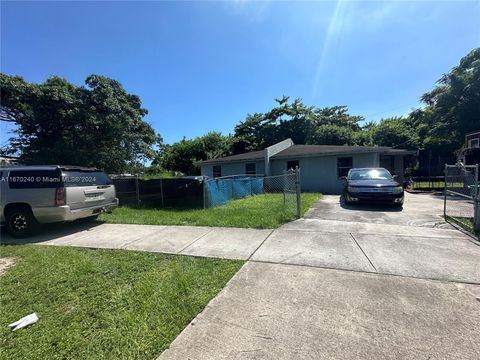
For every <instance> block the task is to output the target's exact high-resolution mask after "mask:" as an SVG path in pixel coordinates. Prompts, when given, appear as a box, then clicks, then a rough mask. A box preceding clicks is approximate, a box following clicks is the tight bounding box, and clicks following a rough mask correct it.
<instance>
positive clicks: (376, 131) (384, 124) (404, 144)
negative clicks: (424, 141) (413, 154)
mask: <svg viewBox="0 0 480 360" xmlns="http://www.w3.org/2000/svg"><path fill="white" fill-rule="evenodd" d="M365 131H368V132H370V134H371V138H372V142H373V143H374V144H375V145H379V146H391V147H396V148H403V149H416V148H417V147H418V143H419V138H418V134H417V132H416V130H415V128H414V127H413V126H412V125H411V123H410V122H409V119H408V118H407V119H405V118H402V117H392V118H386V119H382V120H380V122H379V123H377V124H372V125H371V126H370V127H369V129H368V130H365Z"/></svg>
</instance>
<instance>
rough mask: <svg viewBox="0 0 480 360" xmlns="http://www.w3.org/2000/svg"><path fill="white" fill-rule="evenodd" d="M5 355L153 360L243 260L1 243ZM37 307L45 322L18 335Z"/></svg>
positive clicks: (1, 347) (0, 350) (1, 349)
mask: <svg viewBox="0 0 480 360" xmlns="http://www.w3.org/2000/svg"><path fill="white" fill-rule="evenodd" d="M0 256H1V257H6V256H8V257H11V256H13V257H16V258H18V262H17V264H16V265H15V266H14V267H12V268H10V269H9V270H7V272H6V273H5V274H4V275H3V276H2V277H0V319H1V324H0V358H2V359H149V360H150V359H154V358H155V357H157V356H159V355H160V354H161V352H162V351H163V350H164V349H166V348H167V347H168V345H169V344H170V343H171V342H172V341H173V340H174V339H175V337H176V336H177V335H178V334H179V333H180V332H181V331H182V329H183V328H184V327H185V326H186V325H187V324H188V323H189V322H190V321H191V320H192V319H193V318H194V317H195V316H196V315H197V314H198V313H199V312H200V311H201V310H202V309H203V308H204V307H205V305H206V304H207V303H208V301H209V300H210V299H212V297H214V296H215V295H216V294H217V293H218V292H219V291H220V290H221V289H222V288H223V287H224V286H225V284H226V283H227V281H228V280H229V279H230V278H231V277H232V276H233V275H234V274H235V273H236V272H237V271H238V270H239V268H240V267H241V265H242V262H241V261H229V260H217V259H205V258H194V257H186V256H173V255H161V254H152V253H142V252H134V251H123V250H87V249H74V248H67V247H65V248H63V247H53V246H32V245H26V246H0ZM32 312H36V313H37V314H38V316H39V318H40V320H39V321H38V322H37V323H36V324H34V325H31V326H29V327H26V328H24V329H20V330H18V331H16V332H11V331H10V330H9V328H8V326H7V325H8V324H9V323H11V322H14V321H16V320H18V319H20V318H21V317H23V316H25V315H28V314H30V313H32Z"/></svg>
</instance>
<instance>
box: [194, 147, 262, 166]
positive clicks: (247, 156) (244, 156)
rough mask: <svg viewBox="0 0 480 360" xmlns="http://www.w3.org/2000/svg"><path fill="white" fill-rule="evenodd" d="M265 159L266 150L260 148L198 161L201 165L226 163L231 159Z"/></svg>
mask: <svg viewBox="0 0 480 360" xmlns="http://www.w3.org/2000/svg"><path fill="white" fill-rule="evenodd" d="M264 159H265V151H264V150H258V151H251V152H248V153H243V154H238V155H232V156H225V157H222V158H219V159H211V160H205V161H199V162H198V163H199V164H201V165H207V164H217V163H225V162H230V161H249V160H264Z"/></svg>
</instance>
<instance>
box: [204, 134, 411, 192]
mask: <svg viewBox="0 0 480 360" xmlns="http://www.w3.org/2000/svg"><path fill="white" fill-rule="evenodd" d="M413 154H415V152H414V151H408V150H401V149H393V148H390V147H384V146H342V145H340V146H339V145H295V144H294V143H293V141H292V140H291V139H287V140H284V141H281V142H279V143H277V144H274V145H272V146H270V147H268V148H266V149H264V150H259V151H252V152H248V153H245V154H239V155H232V156H226V157H223V158H218V159H212V160H206V161H201V162H199V163H198V165H199V166H200V167H201V173H202V175H203V176H208V177H222V176H231V175H245V174H246V175H265V176H270V175H280V174H283V173H285V171H287V170H288V169H294V168H296V167H297V166H298V167H299V168H300V181H301V188H302V191H319V192H322V193H324V194H340V193H341V192H342V190H343V184H344V182H343V180H342V179H341V177H342V176H346V175H347V173H348V171H349V170H350V169H351V168H360V167H383V168H386V169H388V170H389V171H390V172H391V173H392V174H395V175H398V176H399V180H403V178H404V167H405V165H404V163H405V159H406V158H407V157H409V156H411V155H413Z"/></svg>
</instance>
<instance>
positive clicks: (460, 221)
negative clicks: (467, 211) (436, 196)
mask: <svg viewBox="0 0 480 360" xmlns="http://www.w3.org/2000/svg"><path fill="white" fill-rule="evenodd" d="M447 220H451V221H453V222H455V223H456V224H457V225H459V226H461V227H462V228H464V229H465V230H467V231H469V232H471V233H474V234H477V235H480V234H479V233H478V232H476V231H475V229H474V227H473V218H466V217H460V216H447Z"/></svg>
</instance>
